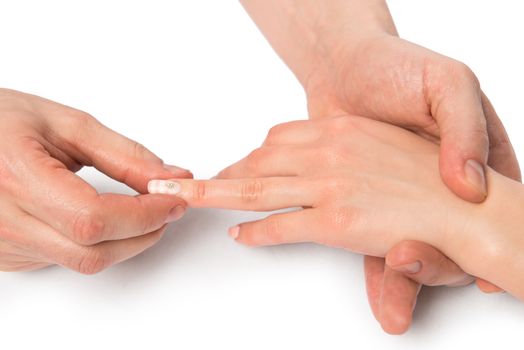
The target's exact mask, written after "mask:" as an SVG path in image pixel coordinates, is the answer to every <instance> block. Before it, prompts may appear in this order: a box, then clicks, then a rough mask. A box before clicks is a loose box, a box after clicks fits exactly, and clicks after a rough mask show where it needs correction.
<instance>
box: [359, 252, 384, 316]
mask: <svg viewBox="0 0 524 350" xmlns="http://www.w3.org/2000/svg"><path fill="white" fill-rule="evenodd" d="M384 267H385V260H384V258H377V257H374V256H368V255H365V256H364V274H365V276H366V292H367V296H368V302H369V306H371V311H372V312H373V316H375V319H376V320H377V321H380V320H379V317H380V294H381V292H382V281H383V279H384Z"/></svg>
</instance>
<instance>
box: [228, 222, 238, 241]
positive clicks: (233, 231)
mask: <svg viewBox="0 0 524 350" xmlns="http://www.w3.org/2000/svg"><path fill="white" fill-rule="evenodd" d="M227 234H228V235H229V237H231V238H232V239H237V238H238V235H239V234H240V226H238V225H236V226H233V227H231V228H229V230H227Z"/></svg>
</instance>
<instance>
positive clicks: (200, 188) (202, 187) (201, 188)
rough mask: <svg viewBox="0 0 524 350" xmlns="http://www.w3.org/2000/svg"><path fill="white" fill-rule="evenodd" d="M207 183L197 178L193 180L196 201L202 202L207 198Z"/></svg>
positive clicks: (193, 196) (193, 197)
mask: <svg viewBox="0 0 524 350" xmlns="http://www.w3.org/2000/svg"><path fill="white" fill-rule="evenodd" d="M206 196H207V184H206V182H205V181H200V180H196V181H194V182H193V190H192V196H191V197H192V199H193V201H195V202H201V201H203V200H205V199H206Z"/></svg>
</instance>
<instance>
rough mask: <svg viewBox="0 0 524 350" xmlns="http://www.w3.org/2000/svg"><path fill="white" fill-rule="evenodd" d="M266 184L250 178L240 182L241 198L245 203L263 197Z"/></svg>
mask: <svg viewBox="0 0 524 350" xmlns="http://www.w3.org/2000/svg"><path fill="white" fill-rule="evenodd" d="M263 191H264V185H263V183H262V181H259V180H248V181H244V182H241V183H240V199H241V200H242V201H243V202H244V203H248V204H249V203H253V202H256V201H257V200H259V199H260V198H261V197H262V194H263Z"/></svg>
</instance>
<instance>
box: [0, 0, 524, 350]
mask: <svg viewBox="0 0 524 350" xmlns="http://www.w3.org/2000/svg"><path fill="white" fill-rule="evenodd" d="M390 7H391V10H392V12H393V15H394V17H395V18H396V22H397V25H398V28H399V30H400V33H401V35H402V36H404V37H405V38H407V39H409V40H412V41H415V42H417V43H419V44H422V45H425V46H427V47H430V48H432V49H434V50H436V51H439V52H442V53H444V54H447V55H449V56H452V57H455V58H458V59H460V60H462V61H464V62H466V63H468V64H469V65H470V66H471V67H472V68H473V70H474V71H475V72H476V73H477V74H478V76H479V78H480V80H481V82H482V84H483V88H484V89H485V91H486V93H487V95H488V96H489V97H490V98H491V99H492V101H493V103H494V105H495V106H496V107H497V109H498V112H499V114H500V116H501V118H502V119H503V121H504V123H505V124H506V126H507V128H508V131H509V134H510V136H511V138H512V140H513V143H514V145H515V148H516V150H517V153H518V154H519V155H521V156H522V155H523V154H524V139H523V138H522V137H519V135H521V134H522V133H524V124H523V123H522V121H521V117H522V109H521V102H522V94H523V90H524V89H523V87H522V81H524V68H523V67H522V62H524V51H523V50H522V46H523V45H522V44H521V43H522V42H523V40H522V37H523V36H524V21H523V20H522V17H523V15H524V9H523V8H522V5H521V2H520V1H510V0H507V1H478V0H477V1H473V0H472V1H465V0H462V1H456V0H453V1H452V0H447V1H443V0H431V1H430V0H423V1H402V0H396V1H390ZM0 85H1V86H3V87H9V88H13V89H18V90H22V91H26V92H31V93H34V94H38V95H42V96H44V97H47V98H50V99H53V100H57V101H60V102H62V103H65V104H68V105H72V106H75V107H77V108H80V109H83V110H86V111H88V112H90V113H91V114H93V115H95V116H96V117H98V118H99V119H100V120H101V121H102V122H104V123H105V124H107V125H109V126H110V127H112V128H114V129H116V130H118V131H119V132H121V133H123V134H125V135H127V136H129V137H131V138H134V139H137V140H139V141H140V142H142V143H144V144H145V145H146V146H148V147H149V148H151V149H152V150H153V151H155V152H156V153H158V154H159V155H160V156H161V157H162V158H164V159H165V160H166V161H168V162H170V163H175V164H179V165H181V166H184V167H187V168H190V169H191V170H192V171H193V172H194V173H195V174H196V175H197V177H201V178H207V177H210V176H212V175H214V174H215V173H216V172H217V171H219V170H220V169H221V168H223V167H224V166H226V165H228V164H229V163H231V162H233V161H236V160H237V159H239V158H240V157H242V156H244V155H245V154H246V153H247V152H249V151H250V150H251V149H253V148H255V147H256V146H257V145H259V144H260V143H261V142H262V140H263V138H264V136H265V134H266V132H267V130H268V129H269V128H270V127H271V126H272V125H275V124H277V123H280V122H283V121H287V120H292V119H299V118H305V117H306V109H305V99H304V95H303V92H302V90H301V88H300V86H299V85H298V83H297V82H296V81H295V79H294V77H293V76H292V74H291V73H290V72H289V71H288V70H287V68H286V67H285V66H284V64H282V63H281V62H280V60H279V59H278V57H277V56H276V55H275V54H274V53H273V52H272V50H271V48H270V47H269V45H268V44H267V43H266V42H265V40H264V39H263V37H262V36H261V35H260V34H259V32H258V31H257V29H256V27H255V26H254V24H253V23H252V22H251V21H250V19H249V18H248V16H247V15H246V14H245V13H244V12H243V9H242V8H241V6H240V5H239V4H238V3H237V2H236V1H212V0H208V1H167V0H165V1H159V0H155V1H152V0H148V1H129V0H126V1H94V0H91V1H82V2H80V1H66V0H64V1H56V0H55V1H37V0H34V1H26V0H24V1H21V0H17V1H8V0H3V1H1V2H0ZM0 137H1V136H0ZM520 159H521V160H522V157H521V158H520ZM82 174H83V175H84V176H85V177H86V178H88V179H89V181H91V182H92V183H93V184H95V185H96V186H97V187H98V188H99V189H100V191H127V190H126V189H124V188H123V187H122V186H120V185H118V184H115V183H114V182H112V181H110V180H108V179H107V178H105V177H103V176H100V175H97V174H96V173H95V172H93V171H83V172H82ZM260 216H261V214H254V213H239V212H227V211H218V210H195V211H192V212H190V213H189V214H188V215H187V216H186V217H185V218H184V219H183V220H182V221H180V222H178V223H176V224H174V225H172V226H171V227H170V229H169V233H168V234H167V235H166V236H165V237H164V239H163V240H162V241H161V242H160V244H159V245H157V246H156V247H155V248H153V249H151V250H149V251H147V252H146V253H144V254H143V255H141V256H139V257H137V258H135V259H132V260H131V261H128V262H125V263H123V264H121V265H119V266H116V267H114V268H111V269H109V270H107V271H105V272H103V273H100V274H98V275H95V276H82V275H78V274H75V273H73V272H70V271H66V270H64V269H62V268H49V269H46V270H43V271H39V272H34V273H20V274H7V273H2V274H0V349H6V350H7V349H9V350H10V349H94V348H97V349H98V348H100V349H110V348H118V349H135V348H146V347H151V348H154V349H164V348H165V349H167V348H177V349H210V348H223V349H350V348H355V349H421V348H422V349H443V348H454V349H458V348H459V346H465V347H467V348H473V347H474V346H476V347H480V348H485V347H491V346H497V347H499V348H503V349H508V348H522V347H521V346H522V345H521V344H522V340H523V337H524V335H523V334H524V333H523V332H522V329H523V328H522V326H523V325H524V304H523V303H521V302H519V301H517V300H515V299H514V298H512V297H511V296H509V295H491V296H488V295H483V294H482V293H480V292H479V291H477V290H476V289H475V288H474V287H468V288H462V289H449V288H432V289H424V290H423V291H422V294H421V295H420V299H419V303H418V307H417V310H416V314H415V320H414V325H413V327H412V329H411V331H410V332H408V333H407V334H406V335H404V336H401V337H393V336H388V335H386V334H384V333H383V332H382V330H381V329H380V327H379V325H378V324H377V323H376V321H375V320H374V319H373V316H372V314H371V312H370V310H369V308H368V305H367V301H366V296H365V288H364V279H363V273H362V260H361V257H359V256H356V255H354V254H351V253H348V252H344V251H340V250H338V251H337V250H333V249H328V248H324V247H318V246H313V245H296V246H285V247H273V248H259V249H250V248H246V247H243V246H240V245H238V244H236V243H234V242H233V241H232V240H230V239H229V238H228V236H227V234H226V229H227V228H228V227H229V226H231V225H234V224H236V223H238V222H241V221H246V220H249V219H252V218H255V217H260ZM512 344H513V345H512Z"/></svg>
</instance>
